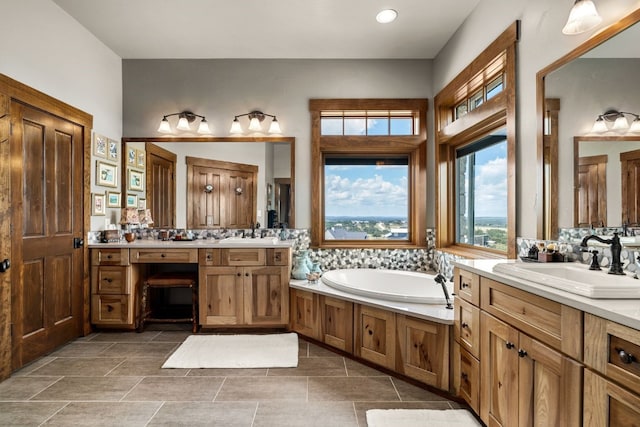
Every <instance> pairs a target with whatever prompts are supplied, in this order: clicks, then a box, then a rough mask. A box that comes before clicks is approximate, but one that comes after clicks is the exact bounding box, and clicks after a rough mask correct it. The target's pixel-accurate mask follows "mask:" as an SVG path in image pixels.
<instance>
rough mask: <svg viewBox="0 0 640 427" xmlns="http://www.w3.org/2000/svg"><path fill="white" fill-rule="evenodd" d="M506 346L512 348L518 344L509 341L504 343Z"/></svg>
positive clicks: (508, 348)
mask: <svg viewBox="0 0 640 427" xmlns="http://www.w3.org/2000/svg"><path fill="white" fill-rule="evenodd" d="M504 346H505V347H507V350H511V349H512V348H513V347H515V346H516V345H515V344H514V343H512V342H509V341H507V342H506V343H504Z"/></svg>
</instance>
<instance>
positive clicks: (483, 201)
mask: <svg viewBox="0 0 640 427" xmlns="http://www.w3.org/2000/svg"><path fill="white" fill-rule="evenodd" d="M475 189H476V192H475V216H476V217H480V216H497V217H505V218H506V217H507V144H506V142H504V143H500V144H496V145H492V146H490V147H487V148H485V149H484V150H481V151H479V152H477V153H476V180H475Z"/></svg>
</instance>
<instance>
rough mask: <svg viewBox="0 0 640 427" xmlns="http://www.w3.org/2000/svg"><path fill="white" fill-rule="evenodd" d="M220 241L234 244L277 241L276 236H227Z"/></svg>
mask: <svg viewBox="0 0 640 427" xmlns="http://www.w3.org/2000/svg"><path fill="white" fill-rule="evenodd" d="M220 243H224V244H234V245H274V244H276V243H278V238H277V237H256V238H253V239H252V238H251V237H227V238H226V239H222V240H220Z"/></svg>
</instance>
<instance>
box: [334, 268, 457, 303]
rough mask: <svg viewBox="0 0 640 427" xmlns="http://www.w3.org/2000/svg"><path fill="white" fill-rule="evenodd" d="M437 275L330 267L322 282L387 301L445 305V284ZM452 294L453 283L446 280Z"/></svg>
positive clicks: (339, 288)
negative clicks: (438, 280) (443, 286)
mask: <svg viewBox="0 0 640 427" xmlns="http://www.w3.org/2000/svg"><path fill="white" fill-rule="evenodd" d="M434 277H435V275H432V274H426V273H417V272H411V271H398V270H376V269H368V268H354V269H343V270H330V271H327V272H325V273H324V274H323V275H322V282H323V283H324V284H325V285H327V286H330V287H332V288H334V289H338V290H340V291H343V292H348V293H351V294H356V295H360V296H365V297H370V298H378V299H383V300H388V301H401V302H414V303H423V304H446V299H445V297H444V292H442V286H441V285H440V284H439V283H437V282H436V281H435V280H433V278H434ZM447 290H448V292H449V295H451V293H452V285H450V284H449V283H447Z"/></svg>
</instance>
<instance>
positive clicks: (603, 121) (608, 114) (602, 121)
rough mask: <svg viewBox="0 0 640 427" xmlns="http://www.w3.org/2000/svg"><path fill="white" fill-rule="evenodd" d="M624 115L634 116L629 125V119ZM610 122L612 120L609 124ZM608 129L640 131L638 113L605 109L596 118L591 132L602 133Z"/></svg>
mask: <svg viewBox="0 0 640 427" xmlns="http://www.w3.org/2000/svg"><path fill="white" fill-rule="evenodd" d="M626 116H632V117H634V119H633V122H631V126H629V121H628V120H627V117H626ZM611 122H613V124H612V125H609V123H611ZM610 130H612V131H614V132H620V133H640V115H638V114H635V113H629V112H627V111H616V110H608V111H605V112H604V114H601V115H599V116H598V117H597V118H596V121H595V123H594V124H593V127H592V128H591V133H604V132H608V131H610Z"/></svg>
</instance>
